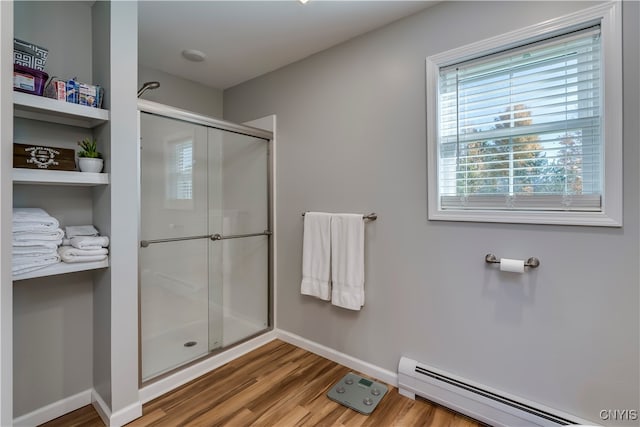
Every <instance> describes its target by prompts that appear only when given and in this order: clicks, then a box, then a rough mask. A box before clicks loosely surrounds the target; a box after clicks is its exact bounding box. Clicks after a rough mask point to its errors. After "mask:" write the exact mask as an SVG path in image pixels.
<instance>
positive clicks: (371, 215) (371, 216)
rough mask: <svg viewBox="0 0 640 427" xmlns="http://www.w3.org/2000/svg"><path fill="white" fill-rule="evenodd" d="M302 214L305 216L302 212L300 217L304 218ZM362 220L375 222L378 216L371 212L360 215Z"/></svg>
mask: <svg viewBox="0 0 640 427" xmlns="http://www.w3.org/2000/svg"><path fill="white" fill-rule="evenodd" d="M304 214H306V212H302V216H304ZM362 219H364V220H369V221H375V220H376V219H378V214H377V213H375V212H372V213H370V214H368V215H362Z"/></svg>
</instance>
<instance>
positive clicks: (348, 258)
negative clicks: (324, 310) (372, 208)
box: [331, 214, 364, 310]
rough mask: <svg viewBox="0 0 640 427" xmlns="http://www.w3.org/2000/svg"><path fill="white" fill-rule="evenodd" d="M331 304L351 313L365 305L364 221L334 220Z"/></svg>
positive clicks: (343, 216) (347, 217) (354, 217)
mask: <svg viewBox="0 0 640 427" xmlns="http://www.w3.org/2000/svg"><path fill="white" fill-rule="evenodd" d="M331 279H332V280H331V282H332V290H331V303H332V304H333V305H337V306H339V307H344V308H348V309H351V310H360V307H362V306H363V305H364V220H363V218H362V215H359V214H333V215H332V216H331Z"/></svg>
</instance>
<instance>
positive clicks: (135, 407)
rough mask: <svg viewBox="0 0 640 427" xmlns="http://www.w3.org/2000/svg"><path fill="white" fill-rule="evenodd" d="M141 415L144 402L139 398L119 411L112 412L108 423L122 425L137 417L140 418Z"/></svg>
mask: <svg viewBox="0 0 640 427" xmlns="http://www.w3.org/2000/svg"><path fill="white" fill-rule="evenodd" d="M141 416H142V402H141V401H139V400H138V401H137V402H134V403H132V404H130V405H129V406H125V407H124V408H122V409H120V410H119V411H116V412H113V413H111V419H110V421H109V424H107V425H108V426H109V427H120V426H123V425H125V424H128V423H130V422H131V421H133V420H135V419H136V418H140V417H141Z"/></svg>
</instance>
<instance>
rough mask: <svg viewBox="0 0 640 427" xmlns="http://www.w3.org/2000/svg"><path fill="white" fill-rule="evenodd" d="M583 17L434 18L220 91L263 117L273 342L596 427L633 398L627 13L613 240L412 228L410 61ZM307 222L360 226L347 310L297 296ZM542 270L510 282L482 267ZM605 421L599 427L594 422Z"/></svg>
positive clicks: (420, 139)
mask: <svg viewBox="0 0 640 427" xmlns="http://www.w3.org/2000/svg"><path fill="white" fill-rule="evenodd" d="M586 6H588V4H586V3H582V2H566V3H562V2H531V3H527V2H496V3H490V2H445V3H441V4H439V5H436V6H434V7H433V8H430V9H427V10H426V11H424V12H421V13H419V14H416V15H413V16H411V17H408V18H406V19H403V20H401V21H397V22H395V23H393V24H391V25H389V26H387V27H385V28H382V29H379V30H376V31H374V32H371V33H369V34H366V35H364V36H362V37H359V38H357V39H354V40H351V41H349V42H347V43H344V44H342V45H339V46H337V47H334V48H331V49H329V50H327V51H324V52H321V53H319V54H316V55H314V56H311V57H309V58H307V59H304V60H302V61H300V62H298V63H295V64H292V65H290V66H287V67H284V68H282V69H280V70H277V71H274V72H272V73H270V74H267V75H264V76H262V77H259V78H256V79H254V80H252V81H249V82H246V83H244V84H241V85H239V86H236V87H234V88H231V89H228V90H226V91H225V94H224V96H225V105H224V110H225V119H228V120H232V121H235V122H243V121H246V120H250V119H254V118H256V117H262V116H266V115H269V114H276V115H277V116H278V153H277V179H276V185H277V191H278V200H277V202H276V211H277V229H278V234H279V235H278V244H277V251H278V266H277V267H278V276H277V279H276V284H277V307H278V308H277V326H278V327H279V328H281V329H283V330H286V331H290V332H292V333H295V334H298V335H300V336H302V337H304V338H307V339H309V340H312V341H315V342H318V343H320V344H323V345H325V346H328V347H331V348H333V349H335V350H337V351H340V352H344V353H347V354H349V355H351V356H354V357H356V358H359V359H362V360H365V361H367V362H370V363H373V364H374V365H377V366H380V367H382V368H385V369H388V370H391V371H396V370H397V363H398V360H399V358H400V356H401V355H407V356H409V357H412V358H415V359H417V360H419V361H422V362H425V363H427V364H431V365H433V366H436V367H439V368H441V369H444V370H446V371H449V372H451V373H454V374H456V375H460V376H462V377H465V378H468V379H471V380H474V381H477V382H479V383H483V384H486V385H488V386H491V387H494V388H496V389H499V390H502V391H504V392H508V393H512V394H514V395H516V396H521V397H524V398H527V399H530V400H532V401H535V402H539V403H542V404H545V405H547V406H549V407H551V408H557V409H559V410H563V411H566V412H568V413H571V414H574V415H577V416H581V417H583V418H587V419H590V420H593V421H595V422H599V421H600V420H599V411H600V409H610V408H611V409H625V408H628V409H637V408H638V401H639V399H640V395H639V378H640V373H639V368H638V359H639V342H638V338H639V316H638V312H639V309H638V301H639V292H638V287H639V286H638V284H639V271H638V259H639V255H640V254H639V247H638V241H639V219H638V217H639V200H638V199H639V198H638V193H639V191H638V181H639V174H638V158H639V152H638V138H637V135H638V133H639V130H638V115H639V109H638V39H639V37H638V29H637V23H638V21H639V19H638V18H639V7H638V4H637V3H635V2H625V3H624V11H623V13H624V55H625V64H624V73H625V82H624V84H625V86H624V93H625V99H624V103H625V105H624V108H625V110H624V122H625V129H624V138H625V141H624V152H625V158H624V179H625V181H624V182H625V186H624V226H623V227H622V228H596V227H569V226H546V225H516V224H482V223H462V222H436V221H428V220H427V211H426V210H427V203H426V191H427V188H426V187H427V185H426V142H425V138H426V137H425V127H426V123H425V71H424V70H425V58H426V57H427V56H428V55H431V54H436V53H439V52H442V51H445V50H448V49H451V48H455V47H459V46H462V45H465V44H468V43H471V42H474V41H477V40H481V39H483V38H487V37H490V36H494V35H498V34H501V33H504V32H507V31H510V30H514V29H517V28H521V27H522V26H526V25H530V24H534V23H538V22H542V21H544V20H546V19H550V18H553V17H557V16H561V15H564V14H567V13H570V12H572V11H574V10H577V9H581V8H584V7H586ZM307 210H320V211H334V212H336V211H348V212H362V213H365V212H371V211H375V212H377V213H378V215H379V219H378V221H376V222H373V223H368V224H367V226H366V245H365V246H366V255H365V257H366V272H365V274H366V285H365V288H366V304H365V306H364V309H363V310H362V311H360V312H352V311H347V310H342V309H339V308H335V307H333V306H331V305H329V304H327V303H325V302H322V301H320V300H316V299H313V298H311V297H305V296H301V295H300V292H299V287H300V279H301V248H302V220H301V217H300V213H301V212H303V211H307ZM488 252H493V253H495V254H496V255H497V256H498V257H509V258H527V257H529V256H537V257H539V258H540V260H541V262H542V266H541V267H540V268H539V269H537V270H535V271H532V272H530V273H527V274H524V275H518V276H515V277H513V276H509V275H508V274H501V273H500V272H498V271H496V268H494V267H491V266H487V265H485V262H484V255H485V254H486V253H488ZM609 423H611V421H609Z"/></svg>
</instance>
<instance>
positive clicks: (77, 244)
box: [69, 236, 109, 249]
mask: <svg viewBox="0 0 640 427" xmlns="http://www.w3.org/2000/svg"><path fill="white" fill-rule="evenodd" d="M69 243H70V244H71V246H73V247H74V248H78V249H100V248H106V247H107V246H109V238H108V237H107V236H76V237H72V238H71V239H69Z"/></svg>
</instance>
